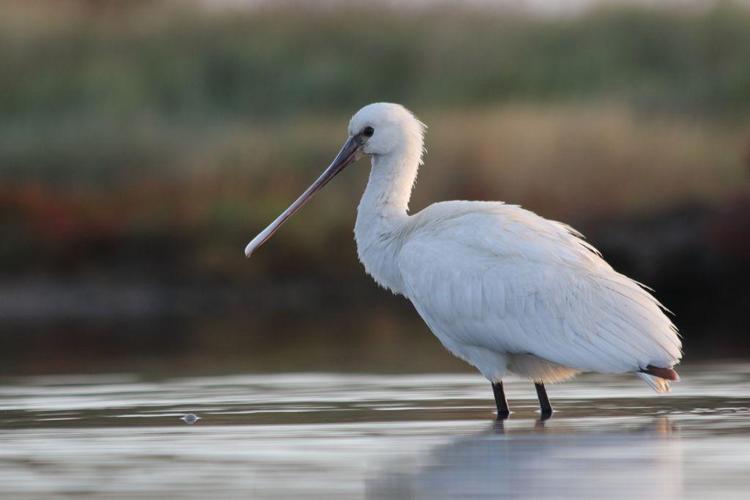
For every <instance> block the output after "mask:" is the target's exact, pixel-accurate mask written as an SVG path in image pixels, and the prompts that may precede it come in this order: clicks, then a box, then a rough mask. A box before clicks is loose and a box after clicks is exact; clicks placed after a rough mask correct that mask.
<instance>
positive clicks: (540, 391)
mask: <svg viewBox="0 0 750 500" xmlns="http://www.w3.org/2000/svg"><path fill="white" fill-rule="evenodd" d="M534 387H536V395H537V397H538V398H539V409H540V410H541V412H542V415H541V419H542V420H547V419H548V418H550V417H551V416H552V405H551V404H549V398H548V397H547V390H546V389H545V388H544V383H542V382H534Z"/></svg>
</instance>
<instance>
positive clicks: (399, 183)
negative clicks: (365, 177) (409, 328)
mask: <svg viewBox="0 0 750 500" xmlns="http://www.w3.org/2000/svg"><path fill="white" fill-rule="evenodd" d="M421 153H422V147H421V144H419V145H417V144H413V145H411V147H410V145H406V146H405V147H404V148H403V149H401V150H397V151H394V152H391V153H390V154H387V155H375V156H373V157H372V170H371V171H370V179H369V181H368V182H367V188H366V189H365V193H364V195H362V200H361V201H360V203H359V207H358V208H357V222H356V224H355V226H354V237H355V240H356V241H357V253H358V255H359V260H360V261H361V262H362V264H363V265H364V266H365V270H366V271H367V273H368V274H370V275H371V276H372V277H373V278H374V279H375V281H377V282H378V284H380V285H381V286H383V287H385V288H388V289H391V290H392V291H394V292H396V293H401V288H402V286H401V276H400V273H399V272H398V266H397V264H396V256H397V253H398V251H399V250H400V248H401V238H400V234H402V229H403V228H404V226H405V224H406V223H407V221H408V219H409V215H408V210H409V199H410V198H411V191H412V187H413V186H414V181H415V180H416V178H417V170H418V169H419V163H420V157H421Z"/></svg>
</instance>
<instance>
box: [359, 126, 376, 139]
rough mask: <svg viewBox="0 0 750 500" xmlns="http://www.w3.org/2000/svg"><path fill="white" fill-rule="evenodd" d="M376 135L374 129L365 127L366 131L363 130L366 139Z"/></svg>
mask: <svg viewBox="0 0 750 500" xmlns="http://www.w3.org/2000/svg"><path fill="white" fill-rule="evenodd" d="M374 133H375V129H374V128H372V127H365V128H364V129H362V135H364V136H365V137H372V134H374Z"/></svg>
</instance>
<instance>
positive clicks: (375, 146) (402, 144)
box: [245, 102, 425, 257]
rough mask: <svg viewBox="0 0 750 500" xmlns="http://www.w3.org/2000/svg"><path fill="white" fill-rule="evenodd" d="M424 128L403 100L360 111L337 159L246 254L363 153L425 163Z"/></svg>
mask: <svg viewBox="0 0 750 500" xmlns="http://www.w3.org/2000/svg"><path fill="white" fill-rule="evenodd" d="M424 128H425V126H424V124H423V123H422V122H420V121H419V120H418V119H417V118H416V117H415V116H414V115H413V114H412V113H411V112H410V111H409V110H407V109H406V108H405V107H403V106H401V105H400V104H392V103H387V102H378V103H374V104H368V105H367V106H365V107H364V108H362V109H360V110H359V111H357V113H356V114H355V115H354V116H353V117H352V119H351V120H350V121H349V129H348V132H349V137H348V138H347V139H346V142H344V145H343V146H342V147H341V150H340V151H339V153H338V155H336V158H334V160H333V162H332V163H331V164H330V165H329V166H328V168H326V169H325V170H324V171H323V173H322V174H321V175H320V177H318V179H317V180H316V181H315V182H313V183H312V185H311V186H310V187H309V188H307V190H305V192H304V193H302V195H301V196H300V197H299V198H297V200H296V201H295V202H294V203H292V204H291V205H290V206H289V208H287V209H286V210H285V211H284V212H283V213H282V214H281V215H279V216H278V217H277V218H276V220H275V221H273V222H272V223H271V224H270V225H269V226H268V227H267V228H265V229H264V230H263V231H262V232H261V233H260V234H258V236H256V237H255V238H253V240H252V241H251V242H250V243H248V245H247V246H246V247H245V255H246V256H248V257H250V256H251V255H252V254H253V252H255V250H257V249H258V248H259V247H260V246H261V245H263V243H265V242H266V241H268V239H269V238H270V237H271V236H273V234H274V233H275V232H276V231H277V230H278V229H279V228H280V227H281V225H282V224H284V222H286V220H287V219H289V217H291V216H292V215H294V214H295V213H296V212H297V211H298V210H299V209H300V208H302V207H303V206H304V205H305V203H307V202H308V201H309V200H310V199H311V198H312V197H313V195H315V193H317V192H318V191H319V190H320V189H321V188H322V187H323V186H325V185H326V184H328V182H329V181H330V180H331V179H333V178H334V177H336V175H337V174H338V173H339V172H341V171H342V170H344V168H346V167H347V166H349V165H351V164H352V163H354V162H355V161H357V160H358V159H359V158H361V157H362V156H363V155H367V156H371V157H378V156H387V155H391V154H400V155H404V156H405V157H412V158H414V159H415V160H416V162H417V163H421V159H422V143H423V141H422V136H423V134H424Z"/></svg>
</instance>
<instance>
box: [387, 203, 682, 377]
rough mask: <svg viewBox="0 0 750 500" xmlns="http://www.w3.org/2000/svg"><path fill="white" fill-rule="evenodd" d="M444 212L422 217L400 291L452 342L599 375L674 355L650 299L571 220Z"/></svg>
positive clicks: (676, 348)
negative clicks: (526, 355)
mask: <svg viewBox="0 0 750 500" xmlns="http://www.w3.org/2000/svg"><path fill="white" fill-rule="evenodd" d="M480 208H481V209H480ZM449 212H451V210H449V209H446V207H442V209H440V210H434V211H433V212H432V213H429V212H428V213H425V214H418V216H423V217H424V219H421V220H418V221H417V224H415V227H414V228H413V230H412V232H411V233H410V234H409V235H408V238H404V241H405V243H404V244H403V246H402V248H401V251H400V253H399V256H398V265H399V269H400V271H401V275H402V279H403V282H404V290H405V293H406V295H407V296H408V298H409V299H410V300H411V301H412V302H413V303H414V305H415V307H416V308H417V310H418V311H419V313H420V315H422V317H423V318H424V319H425V321H426V322H427V323H428V325H429V326H430V328H431V329H432V330H433V331H434V333H435V334H436V335H437V336H438V337H440V338H441V340H442V341H443V343H444V344H446V346H449V348H451V347H450V346H454V347H455V346H458V347H459V348H460V346H475V347H481V348H485V349H488V350H491V351H495V352H501V353H502V352H505V353H529V354H533V355H535V356H538V357H541V358H544V359H547V360H549V361H553V362H556V363H559V364H562V365H565V366H569V367H572V368H577V369H579V370H585V371H598V372H605V373H607V372H609V373H620V372H627V371H636V370H639V369H641V368H645V367H646V366H648V365H654V366H661V367H671V366H672V365H674V364H675V363H676V362H677V361H678V360H679V358H680V356H681V343H680V339H679V337H678V335H677V333H676V330H675V327H674V326H673V324H672V322H671V321H670V320H669V318H667V316H666V315H665V314H664V312H663V311H662V308H661V306H660V304H659V303H658V302H657V301H656V299H654V297H653V296H652V295H651V294H649V293H648V292H647V291H646V290H644V289H643V287H641V286H640V285H639V284H638V283H636V282H635V281H633V280H631V279H629V278H627V277H626V276H624V275H622V274H619V273H617V272H616V271H614V270H613V269H612V268H611V267H610V266H609V265H608V264H607V263H606V262H605V261H604V260H603V259H602V258H601V257H600V256H599V254H598V253H597V252H596V250H595V249H593V247H591V246H590V245H588V244H587V243H585V242H584V241H583V240H582V239H581V238H580V236H579V235H578V234H577V233H575V232H574V231H573V230H572V229H570V228H569V227H568V226H565V225H563V224H560V223H556V222H553V221H549V220H546V219H543V218H541V217H539V216H537V215H535V214H533V213H532V212H529V211H526V210H523V209H521V208H519V207H514V206H508V205H501V204H486V205H477V207H475V210H464V212H465V213H462V214H458V215H456V216H453V217H452V216H448V215H446V214H447V213H449ZM453 212H454V213H455V212H456V211H455V210H454V211H453ZM441 214H442V215H441ZM452 350H453V349H452Z"/></svg>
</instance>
